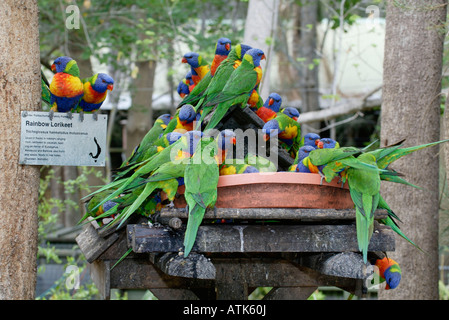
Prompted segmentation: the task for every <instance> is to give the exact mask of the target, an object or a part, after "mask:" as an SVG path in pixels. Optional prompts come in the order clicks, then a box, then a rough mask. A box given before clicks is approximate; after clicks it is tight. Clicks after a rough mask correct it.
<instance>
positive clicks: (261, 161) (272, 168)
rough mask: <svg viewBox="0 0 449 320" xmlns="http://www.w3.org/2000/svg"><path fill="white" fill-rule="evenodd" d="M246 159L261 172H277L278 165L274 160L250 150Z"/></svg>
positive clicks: (246, 161)
mask: <svg viewBox="0 0 449 320" xmlns="http://www.w3.org/2000/svg"><path fill="white" fill-rule="evenodd" d="M244 161H245V163H247V164H249V165H251V166H253V167H255V168H256V169H257V170H259V172H277V167H276V165H275V164H274V163H273V162H272V161H270V160H269V159H267V158H264V157H262V156H258V155H256V154H253V153H251V152H248V154H247V155H246V156H245V159H244Z"/></svg>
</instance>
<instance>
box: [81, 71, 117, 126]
mask: <svg viewBox="0 0 449 320" xmlns="http://www.w3.org/2000/svg"><path fill="white" fill-rule="evenodd" d="M82 82H83V88H84V95H83V97H82V98H81V101H80V103H79V107H78V109H79V110H80V119H81V121H83V114H84V113H85V112H88V113H92V112H93V118H94V120H98V110H99V109H100V107H101V105H102V104H103V102H104V100H105V99H106V96H107V94H108V90H109V91H112V90H113V89H114V79H112V77H111V76H109V75H107V74H106V73H97V74H95V75H93V76H92V77H90V78H86V79H83V80H82Z"/></svg>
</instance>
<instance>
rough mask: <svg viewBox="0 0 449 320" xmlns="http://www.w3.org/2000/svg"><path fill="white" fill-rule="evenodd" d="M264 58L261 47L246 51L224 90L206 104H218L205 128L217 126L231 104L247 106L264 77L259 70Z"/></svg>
mask: <svg viewBox="0 0 449 320" xmlns="http://www.w3.org/2000/svg"><path fill="white" fill-rule="evenodd" d="M262 59H265V54H264V53H263V51H262V50H260V49H254V48H253V49H250V50H248V51H247V52H246V53H245V55H244V56H243V59H242V63H241V64H240V65H239V66H238V67H237V69H235V71H234V72H232V74H231V77H230V78H229V80H228V81H227V82H226V85H225V86H224V87H223V90H222V91H221V92H220V93H219V94H218V95H217V96H216V97H215V98H214V99H213V100H211V101H209V102H208V103H206V104H205V105H204V106H213V105H216V108H215V112H214V114H213V115H212V118H211V119H210V121H209V123H208V124H207V126H206V128H205V130H207V129H213V128H215V126H216V125H217V124H218V123H219V122H220V121H221V119H222V118H223V117H224V115H225V114H226V112H227V111H228V110H229V108H230V107H231V106H233V105H241V106H243V107H245V106H246V102H247V101H248V99H249V97H250V94H251V93H252V90H253V89H254V87H255V86H256V85H257V84H258V83H259V82H260V80H261V78H262V73H261V71H259V70H260V68H259V66H260V61H261V60H262Z"/></svg>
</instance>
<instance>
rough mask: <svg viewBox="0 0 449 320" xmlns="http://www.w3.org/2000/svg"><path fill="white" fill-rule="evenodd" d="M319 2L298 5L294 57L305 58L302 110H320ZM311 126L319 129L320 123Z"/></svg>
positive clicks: (301, 78)
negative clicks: (318, 60)
mask: <svg viewBox="0 0 449 320" xmlns="http://www.w3.org/2000/svg"><path fill="white" fill-rule="evenodd" d="M317 23H318V2H317V1H308V0H302V1H301V4H300V5H299V6H298V5H297V6H296V19H295V25H296V32H295V38H294V39H295V40H294V57H296V58H301V59H304V61H303V62H302V64H301V67H300V68H299V70H298V79H299V85H300V88H299V91H300V95H301V102H302V103H301V106H302V107H301V111H302V112H309V111H316V110H320V101H319V83H318V70H319V67H318V65H317V64H316V59H317V58H318V56H317V53H316V51H317V31H316V26H317ZM309 126H311V127H312V128H314V129H315V130H318V129H319V128H320V123H319V122H316V123H312V124H310V125H309Z"/></svg>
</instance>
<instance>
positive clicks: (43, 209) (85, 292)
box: [37, 167, 101, 300]
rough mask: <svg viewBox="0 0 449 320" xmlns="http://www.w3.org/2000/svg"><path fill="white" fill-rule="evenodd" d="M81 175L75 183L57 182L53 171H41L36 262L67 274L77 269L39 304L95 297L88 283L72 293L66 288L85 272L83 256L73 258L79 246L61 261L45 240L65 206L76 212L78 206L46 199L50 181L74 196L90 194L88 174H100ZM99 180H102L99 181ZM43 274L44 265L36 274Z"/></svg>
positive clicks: (83, 171) (87, 170) (86, 170)
mask: <svg viewBox="0 0 449 320" xmlns="http://www.w3.org/2000/svg"><path fill="white" fill-rule="evenodd" d="M80 171H81V174H80V175H79V176H78V177H77V178H76V179H75V180H68V181H64V182H63V181H60V180H59V179H57V178H56V177H55V172H54V170H53V169H51V168H48V167H42V168H41V173H42V174H41V176H43V177H41V180H40V187H39V204H38V216H39V228H38V234H39V247H38V258H40V259H44V260H45V263H47V264H48V263H55V264H62V265H63V269H64V270H68V269H67V268H68V267H69V266H71V267H76V272H77V274H76V275H74V274H73V273H64V274H63V275H62V277H61V278H60V279H58V280H57V281H56V282H55V283H54V284H53V286H52V287H51V288H49V289H48V290H47V291H46V292H44V293H43V294H41V296H39V297H37V299H38V300H69V299H70V300H85V299H93V298H96V297H98V289H97V288H96V287H95V285H94V284H93V283H92V282H91V283H86V284H80V286H79V288H77V289H75V288H74V289H71V286H68V285H67V281H70V279H71V277H74V276H79V277H80V279H81V278H82V276H83V275H84V274H85V272H87V270H86V265H87V262H86V260H85V258H84V256H83V255H82V254H79V255H76V252H77V251H78V250H79V249H78V246H76V245H75V246H74V247H73V248H72V250H71V251H72V252H73V255H71V256H66V257H61V256H60V254H59V252H58V250H57V249H56V247H55V246H52V245H51V244H50V243H49V242H48V241H47V240H46V237H47V236H48V235H49V233H51V232H52V231H55V229H56V227H57V224H58V215H59V214H60V213H62V212H63V211H64V210H65V209H66V207H67V206H73V207H75V208H77V209H79V208H78V204H76V203H73V202H72V201H67V200H61V199H56V198H52V197H49V196H48V190H49V187H50V183H51V181H52V179H54V181H56V183H59V184H63V185H64V188H65V192H66V193H71V192H75V190H87V191H89V192H90V191H91V190H90V188H89V186H88V182H87V176H88V175H89V174H95V175H96V176H97V177H99V175H101V173H100V172H99V171H96V170H95V169H94V168H86V167H80ZM100 178H101V177H100ZM44 271H45V265H40V266H39V267H38V273H42V272H44Z"/></svg>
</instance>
